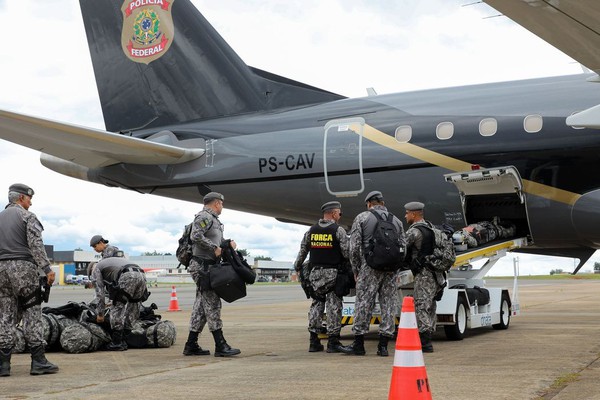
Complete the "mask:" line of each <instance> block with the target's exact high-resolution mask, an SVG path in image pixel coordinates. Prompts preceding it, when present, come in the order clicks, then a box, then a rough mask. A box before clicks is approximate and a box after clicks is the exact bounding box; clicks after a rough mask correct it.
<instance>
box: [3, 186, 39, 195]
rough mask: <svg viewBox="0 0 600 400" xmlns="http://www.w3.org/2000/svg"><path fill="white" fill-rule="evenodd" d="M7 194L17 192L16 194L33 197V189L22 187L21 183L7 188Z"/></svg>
mask: <svg viewBox="0 0 600 400" xmlns="http://www.w3.org/2000/svg"><path fill="white" fill-rule="evenodd" d="M8 191H9V192H17V193H21V194H24V195H27V196H30V197H31V196H33V193H34V191H33V189H32V188H30V187H29V186H27V185H23V184H22V183H15V184H13V185H10V187H9V188H8Z"/></svg>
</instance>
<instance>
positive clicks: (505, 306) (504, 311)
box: [492, 292, 510, 329]
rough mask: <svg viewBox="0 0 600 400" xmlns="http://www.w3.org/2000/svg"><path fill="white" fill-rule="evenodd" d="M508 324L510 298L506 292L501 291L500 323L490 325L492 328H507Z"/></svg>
mask: <svg viewBox="0 0 600 400" xmlns="http://www.w3.org/2000/svg"><path fill="white" fill-rule="evenodd" d="M509 324H510V299H509V297H508V293H506V292H505V293H502V301H501V302H500V323H498V324H494V325H492V328H494V329H508V325H509Z"/></svg>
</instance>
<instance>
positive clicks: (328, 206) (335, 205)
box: [321, 201, 342, 212]
mask: <svg viewBox="0 0 600 400" xmlns="http://www.w3.org/2000/svg"><path fill="white" fill-rule="evenodd" d="M335 209H340V210H341V209H342V203H340V202H339V201H329V202H327V203H325V204H323V205H322V206H321V211H323V212H325V211H330V210H335Z"/></svg>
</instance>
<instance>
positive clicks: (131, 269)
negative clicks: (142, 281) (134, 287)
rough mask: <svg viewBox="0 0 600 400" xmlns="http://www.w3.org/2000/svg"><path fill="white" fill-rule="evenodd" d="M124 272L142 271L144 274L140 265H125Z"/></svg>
mask: <svg viewBox="0 0 600 400" xmlns="http://www.w3.org/2000/svg"><path fill="white" fill-rule="evenodd" d="M122 272H141V273H142V274H143V273H144V270H143V269H141V268H139V267H125V268H123V269H122Z"/></svg>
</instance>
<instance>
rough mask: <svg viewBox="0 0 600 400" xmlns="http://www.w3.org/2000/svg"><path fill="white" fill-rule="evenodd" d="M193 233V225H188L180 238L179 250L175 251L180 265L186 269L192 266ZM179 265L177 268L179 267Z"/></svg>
mask: <svg viewBox="0 0 600 400" xmlns="http://www.w3.org/2000/svg"><path fill="white" fill-rule="evenodd" d="M191 233H192V224H188V225H186V226H185V228H183V234H182V235H181V237H180V238H179V246H177V250H176V251H175V256H176V257H177V261H179V265H183V266H185V267H186V268H187V267H188V266H189V265H190V261H192V239H190V234H191ZM179 265H178V266H177V267H179Z"/></svg>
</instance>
